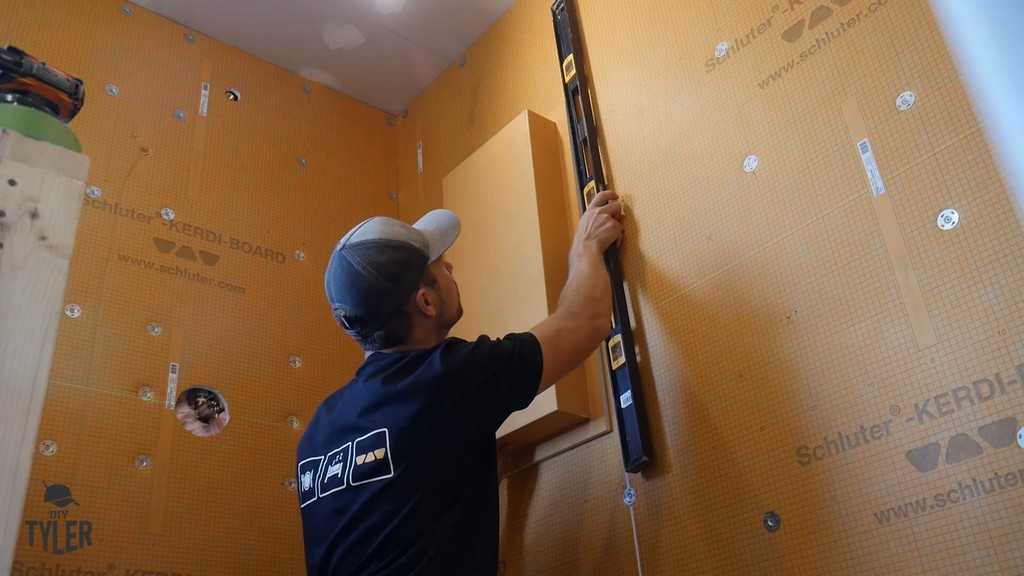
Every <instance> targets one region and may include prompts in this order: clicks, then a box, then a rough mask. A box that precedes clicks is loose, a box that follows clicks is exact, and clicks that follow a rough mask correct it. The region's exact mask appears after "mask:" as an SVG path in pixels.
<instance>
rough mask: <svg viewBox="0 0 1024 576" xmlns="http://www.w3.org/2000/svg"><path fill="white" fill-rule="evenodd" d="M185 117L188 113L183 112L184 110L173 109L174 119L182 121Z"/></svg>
mask: <svg viewBox="0 0 1024 576" xmlns="http://www.w3.org/2000/svg"><path fill="white" fill-rule="evenodd" d="M187 118H188V114H185V111H184V110H175V111H174V119H175V120H178V121H179V122H184V121H185V119H187Z"/></svg>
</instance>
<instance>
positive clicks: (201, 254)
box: [153, 237, 220, 266]
mask: <svg viewBox="0 0 1024 576" xmlns="http://www.w3.org/2000/svg"><path fill="white" fill-rule="evenodd" d="M153 245H154V246H156V249H157V250H159V251H160V253H161V254H170V253H171V252H172V251H173V252H174V255H175V256H177V257H178V258H181V259H182V260H188V261H189V262H195V261H196V260H202V261H203V264H206V265H207V266H216V265H217V262H220V256H219V255H217V254H214V253H212V252H207V251H205V250H199V251H198V258H197V257H196V255H197V251H196V250H193V249H192V247H191V246H185V245H184V244H182V245H181V246H180V247H179V246H178V243H177V242H174V241H173V240H165V239H163V238H156V237H154V238H153ZM175 248H177V250H175Z"/></svg>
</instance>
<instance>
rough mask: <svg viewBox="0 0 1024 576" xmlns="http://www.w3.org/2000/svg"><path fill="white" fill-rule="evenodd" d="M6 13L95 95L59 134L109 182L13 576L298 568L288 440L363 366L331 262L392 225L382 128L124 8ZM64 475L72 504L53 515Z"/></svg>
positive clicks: (10, 37)
mask: <svg viewBox="0 0 1024 576" xmlns="http://www.w3.org/2000/svg"><path fill="white" fill-rule="evenodd" d="M122 7H129V8H132V11H131V13H130V14H128V15H126V14H124V13H123V12H122ZM0 13H3V15H4V16H3V18H2V19H0V42H3V43H5V44H13V45H15V46H17V47H19V48H21V49H23V50H25V51H26V52H28V53H30V54H33V55H35V56H37V57H38V58H40V59H43V60H45V61H47V62H48V63H50V64H52V65H53V66H55V67H57V68H59V69H61V70H64V71H66V72H67V73H69V74H74V75H76V76H79V77H81V78H83V80H84V81H85V83H86V103H85V106H84V108H83V110H82V112H81V114H80V115H79V116H78V117H77V118H75V119H74V120H73V121H72V123H71V125H70V126H71V128H72V129H73V130H74V131H75V133H76V135H77V136H78V137H79V139H80V140H81V142H82V145H83V149H84V150H83V152H84V153H85V154H86V155H88V156H89V157H90V159H91V165H92V168H91V171H90V174H89V182H88V185H90V186H96V187H97V188H99V191H100V196H99V197H98V198H95V199H93V198H91V197H89V196H87V195H83V203H84V205H83V207H82V212H81V216H80V220H79V227H78V236H77V240H76V245H75V253H74V257H73V262H72V264H71V270H70V275H69V280H68V288H67V301H68V303H74V304H76V305H78V306H79V308H80V309H81V315H80V316H79V317H77V318H70V317H67V316H64V315H63V314H61V316H62V325H61V330H60V333H59V337H58V343H57V350H56V354H55V360H54V365H53V370H52V374H51V381H50V385H49V390H48V397H47V400H46V405H45V408H44V413H43V421H42V425H41V429H40V432H39V442H43V441H52V442H54V443H55V444H56V453H55V454H53V455H52V456H43V455H42V454H38V455H37V459H36V461H35V463H34V467H33V470H32V475H31V478H30V482H29V486H30V487H29V492H28V494H27V498H26V502H25V510H24V514H23V518H24V522H23V525H22V529H21V532H20V533H19V540H18V547H17V550H16V555H15V560H16V563H15V565H14V574H21V575H25V576H28V575H30V574H38V575H42V574H65V573H68V574H71V573H81V574H100V573H105V574H107V575H114V574H116V575H118V576H121V575H124V574H155V573H160V574H191V575H193V576H199V575H206V576H212V575H219V574H265V575H274V576H278V575H281V574H299V573H302V571H303V562H302V543H301V525H300V523H299V516H298V500H297V497H296V492H295V491H294V490H290V489H289V487H288V486H289V485H288V482H287V481H288V480H289V479H292V480H294V479H295V445H296V443H297V441H298V438H299V436H300V434H301V432H302V430H303V428H304V426H305V423H306V422H307V421H308V419H309V418H310V416H311V415H312V413H313V410H314V409H315V407H316V405H317V403H318V402H319V401H320V399H321V398H323V397H324V396H325V395H326V394H328V393H329V392H330V391H331V390H333V389H334V388H335V387H336V386H338V385H339V384H340V383H342V382H343V381H344V378H345V375H347V374H351V373H352V371H353V370H354V369H355V367H356V366H358V364H359V362H360V361H361V359H362V354H361V352H360V351H359V350H358V348H357V347H356V346H355V345H354V344H353V343H352V342H351V341H350V340H348V339H347V338H346V337H345V335H344V333H343V332H339V330H340V329H339V328H338V327H337V325H336V324H334V320H333V318H332V317H331V312H330V309H329V307H328V305H327V303H326V300H325V298H324V292H323V270H324V267H325V266H326V263H327V259H328V258H329V256H330V253H331V249H332V248H333V246H334V243H335V242H337V240H338V239H339V238H340V237H341V235H342V234H343V233H344V232H345V230H347V229H348V228H350V227H351V226H353V225H355V224H356V223H357V222H359V221H360V220H362V219H364V218H367V217H369V216H370V215H372V214H389V215H397V207H396V205H395V203H394V202H392V201H391V200H389V199H388V194H389V192H393V191H394V189H395V185H396V180H395V178H396V173H395V164H394V159H395V154H394V150H393V143H394V142H395V137H394V133H395V128H394V127H393V126H391V125H389V123H388V119H389V116H388V115H386V114H384V113H383V112H380V111H378V110H375V109H372V108H370V107H368V106H365V105H363V104H360V103H358V102H356V101H354V100H352V99H350V98H347V97H343V96H340V95H338V94H337V93H335V92H333V91H330V90H328V89H326V88H323V87H321V86H318V85H311V86H310V90H308V92H307V91H306V90H304V89H303V86H304V85H306V84H309V83H308V82H306V81H305V80H303V79H302V78H299V77H298V76H295V75H293V74H289V73H287V72H285V71H284V70H282V69H280V68H277V67H274V66H271V65H270V64H268V63H266V62H262V61H260V60H257V59H256V58H253V57H250V56H247V55H244V54H243V53H241V52H240V51H238V50H235V49H233V48H230V47H228V46H227V45H225V44H222V43H220V42H216V41H213V40H211V39H209V38H207V37H204V36H203V35H201V34H198V33H194V32H190V31H188V30H187V29H185V28H183V27H181V26H179V25H177V24H173V23H171V22H169V21H167V20H165V19H163V18H160V17H157V16H156V15H154V14H152V13H150V12H148V11H147V10H145V9H143V8H140V7H139V6H137V5H133V4H128V3H122V2H115V1H108V0H103V1H89V2H81V1H70V0H33V1H31V2H15V1H8V0H3V1H0ZM188 32H190V33H191V40H192V41H190V40H189V39H186V33H188ZM204 82H205V83H208V84H209V85H210V87H211V88H210V96H209V102H208V109H207V113H206V115H205V116H203V115H201V114H200V99H201V93H202V84H203V83H204ZM108 85H110V86H111V87H112V88H111V91H113V87H116V89H117V90H116V95H111V94H110V93H108V92H107V90H106V87H107V86H108ZM230 88H234V89H236V90H238V91H239V92H240V93H241V99H240V100H239V101H237V102H232V101H230V100H228V99H227V98H226V96H225V91H226V90H228V89H230ZM177 111H181V112H182V113H183V114H184V116H182V117H181V118H182V119H179V118H178V117H176V112H177ZM165 208H169V209H171V210H173V211H174V219H173V220H170V221H168V220H165V219H163V218H162V217H161V211H162V210H163V209H165ZM297 251H298V254H297ZM151 325H153V330H152V332H153V333H156V335H151V331H150V329H149V327H150V326H151ZM293 357H294V358H295V360H294V362H293ZM171 363H176V364H178V366H179V374H178V382H177V390H178V392H181V391H184V390H185V389H186V388H189V387H192V386H209V387H213V388H216V389H217V390H219V391H220V392H221V393H222V394H223V396H224V398H225V400H226V402H227V406H228V413H229V415H230V420H229V422H228V424H227V427H226V428H225V429H224V430H223V431H222V432H221V433H220V434H219V435H217V436H214V437H212V438H201V437H198V436H194V435H192V434H190V433H188V432H187V431H185V430H184V429H183V428H182V426H181V425H179V423H178V421H177V419H176V418H175V411H174V410H169V409H167V408H165V406H164V402H165V400H166V391H167V385H168V374H169V370H170V364H171ZM147 387H148V388H150V389H151V390H152V391H153V399H152V400H150V401H146V400H143V399H141V398H140V395H139V392H140V390H141V389H143V388H147ZM172 402H173V399H172ZM289 416H295V417H296V418H297V419H298V427H295V428H293V427H291V426H289V424H288V422H289V420H288V419H289ZM139 456H145V457H146V458H148V462H149V465H148V468H145V469H139V468H138V467H137V466H136V458H137V457H139ZM56 484H61V485H64V486H67V487H68V488H69V489H70V491H71V497H72V498H74V500H75V501H76V502H77V504H70V505H67V506H65V507H58V506H56V505H54V504H53V503H48V502H46V501H45V496H46V486H47V485H56ZM2 513H4V514H6V513H7V511H3V512H2ZM49 522H54V524H49ZM28 523H33V524H32V525H29V524H28ZM69 524H70V525H71V526H72V528H71V533H72V534H73V536H74V537H73V538H71V539H70V540H69V539H68V538H67V534H68V532H67V529H66V528H67V526H68V525H69ZM53 526H56V527H57V528H56V530H55V529H53V528H52V527H53ZM85 526H87V527H88V528H83V527H85ZM80 533H81V534H83V535H84V537H80V535H79V534H80ZM54 538H56V540H54ZM44 566H45V567H46V568H47V569H49V570H51V572H46V571H45V570H43V568H44ZM58 567H59V569H60V570H66V571H67V572H59V571H57V569H58ZM79 568H81V570H82V572H76V571H77V570H78V569H79Z"/></svg>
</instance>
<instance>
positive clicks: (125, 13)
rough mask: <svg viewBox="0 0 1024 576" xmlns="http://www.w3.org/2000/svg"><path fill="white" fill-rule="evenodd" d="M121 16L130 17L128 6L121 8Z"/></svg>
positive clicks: (130, 11) (130, 12)
mask: <svg viewBox="0 0 1024 576" xmlns="http://www.w3.org/2000/svg"><path fill="white" fill-rule="evenodd" d="M121 14H124V15H125V16H131V15H132V9H131V7H130V6H121Z"/></svg>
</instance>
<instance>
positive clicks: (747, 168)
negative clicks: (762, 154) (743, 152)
mask: <svg viewBox="0 0 1024 576" xmlns="http://www.w3.org/2000/svg"><path fill="white" fill-rule="evenodd" d="M757 163H758V159H757V156H755V155H753V154H751V155H750V156H747V158H746V160H744V161H743V171H744V172H748V173H749V172H753V171H754V170H756V169H757Z"/></svg>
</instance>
